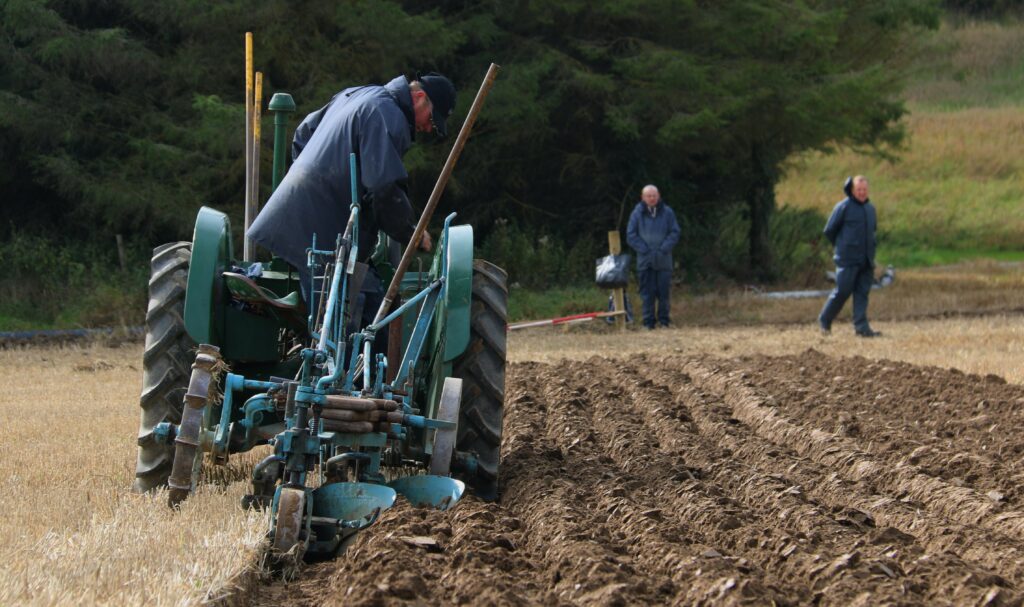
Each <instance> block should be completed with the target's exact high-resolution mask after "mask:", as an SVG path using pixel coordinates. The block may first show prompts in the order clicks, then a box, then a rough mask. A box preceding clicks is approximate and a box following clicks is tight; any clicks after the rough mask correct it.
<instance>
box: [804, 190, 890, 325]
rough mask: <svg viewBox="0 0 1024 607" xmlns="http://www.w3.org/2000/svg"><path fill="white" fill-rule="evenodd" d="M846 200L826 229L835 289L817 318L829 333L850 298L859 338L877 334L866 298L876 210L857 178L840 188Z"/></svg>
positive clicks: (872, 261)
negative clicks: (873, 327) (872, 325)
mask: <svg viewBox="0 0 1024 607" xmlns="http://www.w3.org/2000/svg"><path fill="white" fill-rule="evenodd" d="M843 192H845V193H846V199H845V200H843V201H842V202H840V203H839V204H837V205H836V207H835V209H833V211H832V216H831V217H829V220H828V223H827V224H826V225H825V237H826V238H828V240H829V242H831V243H832V244H833V245H835V256H834V257H833V259H834V260H835V262H836V288H835V289H834V290H833V291H832V294H831V295H829V297H828V301H826V302H825V307H824V308H822V310H821V314H820V315H819V316H818V323H819V324H820V325H821V330H822V332H823V333H830V332H831V331H832V321H833V320H835V318H836V315H838V314H839V311H840V310H842V309H843V304H845V303H846V300H847V299H849V297H850V295H851V294H853V328H854V330H855V331H856V333H857V335H858V336H860V337H876V336H878V335H881V333H880V332H877V331H874V330H872V329H871V326H870V325H869V324H868V294H869V293H870V292H871V284H872V282H874V278H875V228H876V227H877V225H878V221H877V218H876V215H875V207H874V205H872V204H871V201H870V200H869V199H868V180H867V179H866V178H865V177H864V176H862V175H858V176H856V177H852V178H849V179H847V180H846V184H845V185H844V186H843Z"/></svg>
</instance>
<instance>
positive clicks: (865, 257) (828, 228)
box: [825, 178, 878, 268]
mask: <svg viewBox="0 0 1024 607" xmlns="http://www.w3.org/2000/svg"><path fill="white" fill-rule="evenodd" d="M843 192H844V193H845V194H846V198H845V199H844V200H842V201H841V202H840V203H839V204H837V205H836V206H835V208H834V209H833V210H832V216H831V217H829V219H828V223H827V224H825V238H828V240H829V242H831V243H832V244H833V245H835V247H836V249H835V255H834V256H833V257H832V259H834V260H835V262H836V265H837V266H840V267H846V266H860V265H865V264H867V265H868V266H870V267H872V268H873V267H875V228H876V227H877V226H878V219H877V216H876V215H875V207H874V205H872V204H871V200H865V201H864V202H863V203H861V202H858V201H857V199H856V198H854V197H853V179H852V178H851V179H847V180H846V184H845V185H844V186H843Z"/></svg>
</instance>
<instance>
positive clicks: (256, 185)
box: [249, 72, 263, 259]
mask: <svg viewBox="0 0 1024 607" xmlns="http://www.w3.org/2000/svg"><path fill="white" fill-rule="evenodd" d="M262 117H263V72H256V89H255V92H254V94H253V104H252V198H251V200H250V203H251V204H252V221H255V220H256V216H257V215H259V212H260V120H261V119H262ZM252 221H250V222H249V223H250V224H251V223H252ZM251 252H252V254H253V258H254V259H255V256H256V251H251Z"/></svg>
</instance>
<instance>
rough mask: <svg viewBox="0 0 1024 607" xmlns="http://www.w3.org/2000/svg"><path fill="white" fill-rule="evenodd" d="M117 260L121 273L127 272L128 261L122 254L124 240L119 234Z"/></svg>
mask: <svg viewBox="0 0 1024 607" xmlns="http://www.w3.org/2000/svg"><path fill="white" fill-rule="evenodd" d="M117 260H118V261H120V262H121V271H122V272H127V271H128V259H127V257H125V254H124V238H123V237H122V236H121V235H120V234H118V235H117Z"/></svg>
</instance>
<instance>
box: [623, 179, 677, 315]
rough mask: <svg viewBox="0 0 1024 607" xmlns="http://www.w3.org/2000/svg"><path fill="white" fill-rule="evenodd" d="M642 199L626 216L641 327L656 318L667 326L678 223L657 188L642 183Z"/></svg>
mask: <svg viewBox="0 0 1024 607" xmlns="http://www.w3.org/2000/svg"><path fill="white" fill-rule="evenodd" d="M641 199H642V200H641V201H640V202H638V203H637V205H636V208H634V209H633V213H632V214H630V216H629V227H627V228H626V242H628V243H629V246H631V247H633V250H634V251H636V262H637V265H636V269H637V273H638V274H639V279H640V297H641V298H643V300H644V327H646V328H648V329H653V328H654V326H655V319H657V323H658V324H659V325H661V326H662V327H668V326H669V322H670V318H669V306H670V303H669V302H670V298H671V293H670V292H671V286H672V249H673V247H675V246H676V243H678V242H679V222H677V221H676V214H675V213H673V212H672V209H670V208H668V205H667V204H665V202H664V201H663V200H662V199H661V194H660V193H659V192H658V188H656V187H654V186H653V185H648V186H644V189H643V191H642V192H641ZM655 302H657V315H655Z"/></svg>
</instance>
